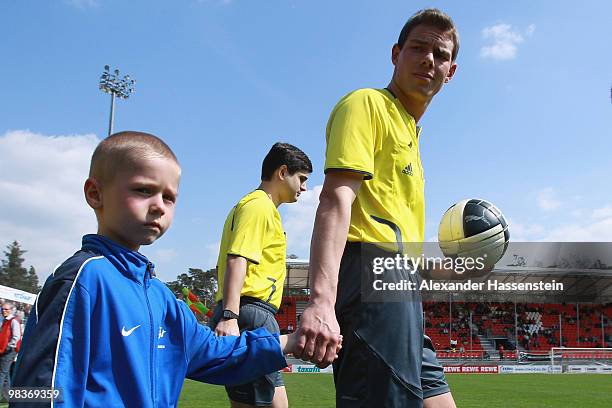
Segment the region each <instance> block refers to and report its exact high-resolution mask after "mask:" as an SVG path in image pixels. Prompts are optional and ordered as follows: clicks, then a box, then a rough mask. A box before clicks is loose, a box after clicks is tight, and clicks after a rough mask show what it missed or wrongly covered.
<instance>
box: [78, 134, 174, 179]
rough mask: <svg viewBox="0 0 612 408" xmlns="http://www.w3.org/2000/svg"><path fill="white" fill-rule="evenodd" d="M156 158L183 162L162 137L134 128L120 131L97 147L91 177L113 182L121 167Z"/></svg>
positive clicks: (125, 167)
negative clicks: (133, 129)
mask: <svg viewBox="0 0 612 408" xmlns="http://www.w3.org/2000/svg"><path fill="white" fill-rule="evenodd" d="M156 157H163V158H166V159H170V160H173V161H174V162H175V163H176V164H177V165H178V164H179V163H178V159H177V158H176V156H175V155H174V152H173V151H172V149H170V147H169V146H168V145H167V144H166V143H165V142H164V141H163V140H161V139H160V138H159V137H157V136H155V135H152V134H150V133H144V132H137V131H132V130H128V131H124V132H118V133H115V134H112V135H110V136H109V137H107V138H106V139H104V140H102V141H101V142H100V143H99V144H98V146H97V147H96V150H94V152H93V155H92V156H91V165H90V167H89V177H93V178H96V179H97V180H99V181H100V182H110V181H112V180H113V179H114V177H115V175H116V174H117V173H118V172H119V171H120V170H124V169H129V168H135V167H137V166H138V165H139V163H141V162H142V160H143V159H145V160H146V159H150V158H156Z"/></svg>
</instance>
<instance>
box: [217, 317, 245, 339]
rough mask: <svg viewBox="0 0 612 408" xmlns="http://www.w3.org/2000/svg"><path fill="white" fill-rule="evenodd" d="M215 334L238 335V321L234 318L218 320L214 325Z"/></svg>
mask: <svg viewBox="0 0 612 408" xmlns="http://www.w3.org/2000/svg"><path fill="white" fill-rule="evenodd" d="M215 334H216V335H217V336H240V329H239V328H238V321H237V320H236V319H230V320H220V321H219V323H217V327H215Z"/></svg>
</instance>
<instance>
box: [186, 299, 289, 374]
mask: <svg viewBox="0 0 612 408" xmlns="http://www.w3.org/2000/svg"><path fill="white" fill-rule="evenodd" d="M180 307H181V313H182V315H183V316H184V318H185V331H186V336H185V348H186V350H185V353H186V355H187V359H188V363H187V378H190V379H193V380H197V381H202V382H206V383H210V384H219V385H235V384H244V383H247V382H249V381H252V380H254V379H256V378H258V377H261V376H262V375H265V374H269V373H272V372H274V371H278V370H280V369H282V368H284V367H286V366H287V362H286V360H285V357H284V356H283V353H282V350H281V347H280V341H279V338H278V335H275V334H270V332H268V331H267V330H266V329H264V328H259V329H257V330H253V331H245V332H243V333H242V334H241V335H240V336H238V337H236V336H224V337H218V336H216V335H215V334H214V333H213V332H212V331H211V330H210V329H209V328H208V327H206V326H203V325H201V324H199V323H198V322H197V321H196V319H195V317H194V316H193V313H191V311H190V310H189V309H188V308H187V306H186V305H184V304H181V306H180Z"/></svg>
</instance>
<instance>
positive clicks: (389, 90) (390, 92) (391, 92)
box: [385, 87, 423, 139]
mask: <svg viewBox="0 0 612 408" xmlns="http://www.w3.org/2000/svg"><path fill="white" fill-rule="evenodd" d="M385 91H387V92H389V94H390V95H391V96H392V97H393V98H394V99H397V96H395V94H394V93H393V91H392V90H391V88H389V87H386V88H385ZM398 101H399V99H398ZM400 104H401V103H400ZM402 107H403V105H402ZM404 111H406V108H404ZM406 113H407V114H408V115H409V116H410V117H411V118H412V120H414V117H413V116H412V115H410V114H409V113H408V112H406ZM415 127H416V137H417V139H418V138H419V136H420V135H421V129H423V128H422V127H421V126H419V125H417V124H416V121H415Z"/></svg>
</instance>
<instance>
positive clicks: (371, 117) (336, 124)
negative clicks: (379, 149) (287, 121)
mask: <svg viewBox="0 0 612 408" xmlns="http://www.w3.org/2000/svg"><path fill="white" fill-rule="evenodd" d="M374 112H375V110H374V109H373V107H372V103H371V100H370V97H369V95H368V92H367V90H360V91H355V92H353V93H351V94H349V95H347V96H345V97H344V98H342V99H341V100H340V102H338V104H337V105H336V107H335V108H334V109H333V111H332V113H331V115H330V117H329V121H328V123H327V130H326V136H327V150H326V153H325V173H327V172H329V171H331V170H348V171H355V172H358V173H361V174H363V177H364V179H366V180H368V179H371V178H372V177H373V176H374V147H375V135H376V126H377V125H376V117H375V113H374Z"/></svg>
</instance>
